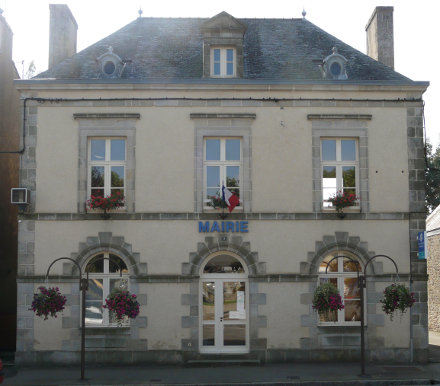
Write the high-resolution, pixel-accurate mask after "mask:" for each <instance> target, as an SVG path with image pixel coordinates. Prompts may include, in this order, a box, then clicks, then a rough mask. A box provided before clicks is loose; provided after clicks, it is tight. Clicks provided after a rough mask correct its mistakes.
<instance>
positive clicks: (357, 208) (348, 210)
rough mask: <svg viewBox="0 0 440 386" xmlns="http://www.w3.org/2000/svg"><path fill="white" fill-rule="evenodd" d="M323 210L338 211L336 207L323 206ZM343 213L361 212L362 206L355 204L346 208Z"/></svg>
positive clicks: (324, 211) (327, 211)
mask: <svg viewBox="0 0 440 386" xmlns="http://www.w3.org/2000/svg"><path fill="white" fill-rule="evenodd" d="M321 211H322V212H323V213H337V211H336V209H335V208H324V207H322V208H321ZM342 211H343V213H360V212H361V208H360V206H353V207H348V208H344V209H343V210H342Z"/></svg>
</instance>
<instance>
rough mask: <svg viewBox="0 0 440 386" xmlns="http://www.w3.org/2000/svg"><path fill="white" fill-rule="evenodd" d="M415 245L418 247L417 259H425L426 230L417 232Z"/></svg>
mask: <svg viewBox="0 0 440 386" xmlns="http://www.w3.org/2000/svg"><path fill="white" fill-rule="evenodd" d="M417 245H418V249H419V254H418V256H419V260H424V259H426V232H419V233H417Z"/></svg>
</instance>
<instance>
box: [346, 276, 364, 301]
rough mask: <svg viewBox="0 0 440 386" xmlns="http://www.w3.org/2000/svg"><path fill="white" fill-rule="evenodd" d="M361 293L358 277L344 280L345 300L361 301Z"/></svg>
mask: <svg viewBox="0 0 440 386" xmlns="http://www.w3.org/2000/svg"><path fill="white" fill-rule="evenodd" d="M360 296H361V295H360V291H359V287H358V279H357V277H349V278H345V279H344V299H359V297H360Z"/></svg>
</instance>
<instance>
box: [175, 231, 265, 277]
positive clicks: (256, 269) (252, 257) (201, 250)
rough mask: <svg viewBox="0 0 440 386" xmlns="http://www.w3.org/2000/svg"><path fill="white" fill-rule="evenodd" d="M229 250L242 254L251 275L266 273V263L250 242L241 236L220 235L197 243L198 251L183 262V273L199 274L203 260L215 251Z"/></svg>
mask: <svg viewBox="0 0 440 386" xmlns="http://www.w3.org/2000/svg"><path fill="white" fill-rule="evenodd" d="M219 251H229V252H233V253H235V254H237V255H238V256H240V257H241V258H242V259H243V260H244V261H245V263H246V265H247V268H248V270H249V275H257V274H262V273H266V263H262V262H259V261H258V253H257V252H252V251H251V248H250V243H249V242H246V241H243V238H242V237H241V236H231V235H219V236H216V237H214V236H208V237H205V241H204V242H199V243H197V252H191V253H190V254H189V262H188V263H182V275H191V276H198V275H199V272H200V267H201V264H202V263H203V261H205V259H207V258H208V257H209V256H211V255H212V254H213V253H214V252H219Z"/></svg>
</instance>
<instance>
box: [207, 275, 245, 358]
mask: <svg viewBox="0 0 440 386" xmlns="http://www.w3.org/2000/svg"><path fill="white" fill-rule="evenodd" d="M201 285H202V288H201V291H202V307H201V310H202V312H201V331H200V332H201V337H200V338H201V339H200V342H201V344H200V351H201V352H204V353H245V352H248V351H249V345H248V341H249V339H248V324H249V323H248V298H247V280H245V279H237V278H234V279H225V278H222V279H203V280H202V281H201Z"/></svg>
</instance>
